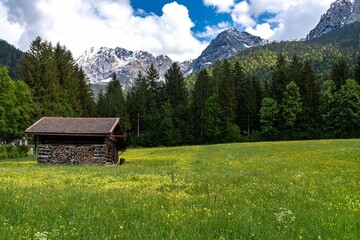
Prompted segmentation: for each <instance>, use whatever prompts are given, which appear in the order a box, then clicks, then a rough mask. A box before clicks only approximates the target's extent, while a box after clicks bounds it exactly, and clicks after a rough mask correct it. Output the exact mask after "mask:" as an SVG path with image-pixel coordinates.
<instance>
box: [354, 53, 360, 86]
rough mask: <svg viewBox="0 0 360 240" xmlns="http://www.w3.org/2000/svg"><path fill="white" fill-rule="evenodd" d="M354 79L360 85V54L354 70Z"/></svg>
mask: <svg viewBox="0 0 360 240" xmlns="http://www.w3.org/2000/svg"><path fill="white" fill-rule="evenodd" d="M354 79H355V81H356V82H357V83H358V84H360V53H358V56H357V59H356V65H355V68H354Z"/></svg>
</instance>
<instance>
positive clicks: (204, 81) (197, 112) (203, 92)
mask: <svg viewBox="0 0 360 240" xmlns="http://www.w3.org/2000/svg"><path fill="white" fill-rule="evenodd" d="M210 96H211V88H210V76H209V74H208V72H207V70H206V69H202V70H201V71H200V72H199V73H198V75H197V79H196V82H195V86H194V90H193V93H192V112H193V114H192V122H193V124H194V126H193V129H194V130H193V134H194V135H195V138H196V139H197V140H196V143H203V142H204V110H205V102H206V100H207V99H208V98H209V97H210Z"/></svg>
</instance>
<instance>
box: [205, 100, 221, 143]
mask: <svg viewBox="0 0 360 240" xmlns="http://www.w3.org/2000/svg"><path fill="white" fill-rule="evenodd" d="M223 114H224V112H223V109H222V108H221V105H220V103H219V99H218V96H217V95H215V94H214V95H212V96H211V97H210V98H208V99H207V100H206V102H205V109H204V134H205V138H206V142H208V143H219V142H222V138H223V136H224V130H225V129H224V122H223Z"/></svg>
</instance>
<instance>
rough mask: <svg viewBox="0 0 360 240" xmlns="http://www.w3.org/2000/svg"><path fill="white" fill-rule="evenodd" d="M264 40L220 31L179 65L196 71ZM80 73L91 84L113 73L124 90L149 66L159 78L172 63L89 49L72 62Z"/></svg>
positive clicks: (147, 55)
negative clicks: (78, 68)
mask: <svg viewBox="0 0 360 240" xmlns="http://www.w3.org/2000/svg"><path fill="white" fill-rule="evenodd" d="M266 43H267V41H266V40H263V39H261V38H260V37H255V36H253V35H251V34H249V33H246V32H239V31H238V30H236V29H234V28H232V29H228V30H225V31H223V32H221V33H220V34H219V35H218V36H217V37H216V38H215V39H214V40H213V41H211V43H210V45H209V46H208V47H207V48H206V49H205V50H204V51H203V52H202V54H201V55H200V57H198V58H197V59H195V60H188V61H185V62H182V63H180V68H181V70H182V71H183V73H184V74H185V75H187V74H190V73H193V72H197V71H199V70H201V69H202V68H204V67H207V66H209V65H211V64H213V63H215V62H216V61H218V60H220V59H226V58H229V57H232V56H234V55H235V54H236V53H238V52H240V51H243V50H245V49H247V48H250V47H254V46H259V45H264V44H266ZM76 62H77V63H78V64H79V66H80V67H82V69H83V70H84V72H85V74H86V76H87V77H88V78H89V80H90V83H91V84H106V83H108V82H109V81H110V80H111V76H112V74H113V73H115V74H116V75H117V77H118V78H119V79H121V82H122V84H123V87H124V88H125V89H128V88H129V87H130V86H131V85H132V83H133V80H134V79H135V78H136V77H137V75H138V73H139V71H140V72H142V73H143V74H145V72H146V70H147V69H148V68H149V67H150V65H151V64H153V65H154V66H155V68H156V69H157V70H158V72H159V75H160V78H162V77H163V76H164V74H165V72H166V71H167V70H168V68H169V67H170V66H171V64H172V63H173V61H172V60H171V59H170V58H169V57H168V56H164V55H160V56H157V57H156V56H154V55H152V54H151V53H148V52H145V51H129V50H126V49H124V48H106V47H101V48H99V49H95V48H91V49H89V50H86V51H85V52H84V53H83V54H82V55H81V56H80V57H79V58H78V59H77V61H76Z"/></svg>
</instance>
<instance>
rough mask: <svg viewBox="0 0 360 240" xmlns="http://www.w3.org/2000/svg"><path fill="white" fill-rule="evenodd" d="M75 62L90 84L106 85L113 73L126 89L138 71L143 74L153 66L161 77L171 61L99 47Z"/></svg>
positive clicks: (123, 50) (159, 57)
mask: <svg viewBox="0 0 360 240" xmlns="http://www.w3.org/2000/svg"><path fill="white" fill-rule="evenodd" d="M76 62H77V63H78V64H79V66H81V67H82V69H83V70H84V73H85V74H86V76H87V77H88V78H89V80H90V83H91V84H106V83H107V82H109V81H110V80H111V76H112V74H113V73H115V74H116V75H117V77H118V78H119V79H121V82H122V84H123V86H124V88H125V89H128V88H129V87H130V86H131V85H132V82H133V80H134V79H135V78H136V77H137V74H138V73H139V71H140V72H142V73H143V74H145V72H146V70H147V69H148V68H149V67H150V65H151V64H153V65H154V66H155V68H156V69H157V70H158V71H159V74H160V76H162V75H163V74H164V73H165V72H166V71H167V69H168V68H169V67H170V65H171V64H172V62H173V61H172V60H171V59H170V58H169V57H167V56H163V55H160V56H156V57H155V56H154V55H152V54H151V53H149V52H146V51H129V50H127V49H124V48H120V47H117V48H107V47H101V48H98V49H96V48H90V49H88V50H86V51H85V52H84V53H83V54H82V55H81V56H80V57H79V58H78V59H77V61H76Z"/></svg>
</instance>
